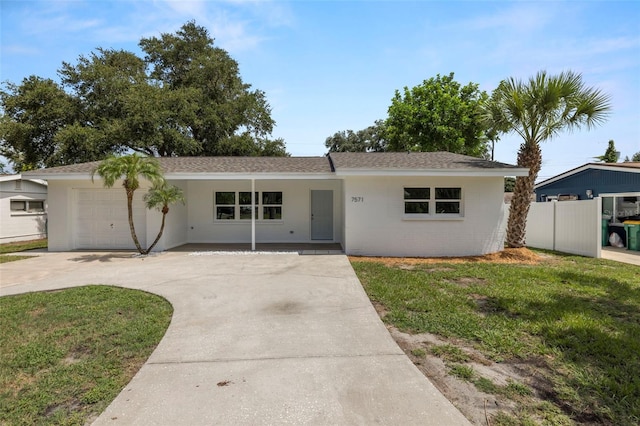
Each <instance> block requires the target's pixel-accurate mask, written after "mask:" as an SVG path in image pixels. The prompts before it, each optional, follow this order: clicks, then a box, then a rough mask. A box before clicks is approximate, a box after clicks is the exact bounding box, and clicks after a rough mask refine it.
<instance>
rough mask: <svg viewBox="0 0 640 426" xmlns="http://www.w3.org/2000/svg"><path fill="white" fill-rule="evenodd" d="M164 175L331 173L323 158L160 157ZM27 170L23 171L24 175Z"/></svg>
mask: <svg viewBox="0 0 640 426" xmlns="http://www.w3.org/2000/svg"><path fill="white" fill-rule="evenodd" d="M157 160H158V162H159V163H160V166H161V167H162V171H163V172H164V173H165V174H172V173H180V174H187V173H331V166H330V164H329V161H327V159H326V157H162V158H157ZM98 164H99V162H98V161H93V162H90V163H81V164H72V165H68V166H60V167H52V168H48V169H43V170H35V171H33V172H32V173H34V174H37V175H58V174H69V173H72V174H75V173H79V174H90V173H91V172H92V171H93V170H94V169H95V168H96V166H97V165H98ZM28 173H29V172H26V173H25V174H26V175H28Z"/></svg>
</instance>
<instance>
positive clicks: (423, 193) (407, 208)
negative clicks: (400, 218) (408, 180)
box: [404, 188, 431, 214]
mask: <svg viewBox="0 0 640 426" xmlns="http://www.w3.org/2000/svg"><path fill="white" fill-rule="evenodd" d="M430 198H431V188H405V189H404V212H405V214H429V199H430Z"/></svg>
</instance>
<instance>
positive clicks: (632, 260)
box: [601, 247, 640, 266]
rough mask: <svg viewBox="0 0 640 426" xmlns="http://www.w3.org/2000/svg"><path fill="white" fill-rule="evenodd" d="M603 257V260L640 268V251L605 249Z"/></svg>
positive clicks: (602, 253) (603, 249)
mask: <svg viewBox="0 0 640 426" xmlns="http://www.w3.org/2000/svg"><path fill="white" fill-rule="evenodd" d="M601 256H602V258H603V259H608V260H615V261H616V262H620V263H628V264H630V265H638V266H640V251H634V250H627V249H624V248H614V247H603V248H602V252H601Z"/></svg>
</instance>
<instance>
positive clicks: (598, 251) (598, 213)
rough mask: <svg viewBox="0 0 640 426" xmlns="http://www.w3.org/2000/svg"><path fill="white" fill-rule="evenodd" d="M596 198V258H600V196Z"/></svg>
mask: <svg viewBox="0 0 640 426" xmlns="http://www.w3.org/2000/svg"><path fill="white" fill-rule="evenodd" d="M594 200H596V202H595V205H596V209H597V211H596V220H597V221H598V222H597V225H598V226H597V227H596V229H597V232H596V237H597V238H596V259H600V258H601V257H602V198H601V197H595V198H594Z"/></svg>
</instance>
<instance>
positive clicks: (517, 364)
mask: <svg viewBox="0 0 640 426" xmlns="http://www.w3.org/2000/svg"><path fill="white" fill-rule="evenodd" d="M375 307H376V310H378V314H379V315H380V316H381V317H382V316H384V315H385V313H386V312H385V311H384V308H383V307H382V306H380V305H377V306H375ZM387 329H388V330H389V333H390V334H391V336H392V337H393V339H394V340H395V341H396V343H398V346H400V348H402V350H403V351H404V352H405V353H406V355H407V356H408V357H409V359H411V361H412V362H413V363H414V364H415V365H416V367H418V369H419V370H420V371H421V372H422V374H424V375H425V376H426V377H427V378H428V379H429V380H430V381H431V383H433V384H434V385H435V387H436V388H438V390H439V391H440V392H442V394H443V395H444V396H445V397H446V398H447V399H448V400H449V401H451V402H452V403H453V404H454V405H455V406H456V407H457V408H458V409H459V410H460V411H461V412H462V414H464V416H465V417H466V418H467V419H469V421H470V422H471V423H472V424H474V425H494V424H495V418H496V416H499V415H500V414H501V413H508V414H511V415H516V414H517V411H518V400H519V399H520V398H527V399H530V400H531V399H538V400H539V401H540V402H542V401H543V400H544V399H545V398H548V397H549V395H550V394H552V393H553V390H552V385H551V383H550V382H549V380H548V379H547V378H546V377H547V371H548V368H547V363H546V362H545V360H543V359H537V360H527V361H525V360H518V361H505V362H501V363H496V362H493V361H491V360H489V359H487V358H486V357H485V356H484V355H482V354H481V353H480V352H478V351H477V350H475V349H473V348H471V347H468V346H465V345H464V344H462V342H460V341H458V340H456V339H444V338H442V337H440V336H436V335H434V334H430V333H421V334H408V333H403V332H401V331H399V330H398V329H396V328H395V327H393V326H391V325H387ZM449 345H450V346H453V347H455V348H456V349H457V350H458V351H459V353H460V352H461V353H462V356H464V357H466V358H467V360H466V361H465V362H464V366H466V367H470V368H472V369H473V371H474V374H475V376H474V377H475V379H474V380H477V379H478V378H482V379H483V380H488V381H490V382H491V383H493V384H494V385H495V386H496V387H498V388H500V389H505V388H508V386H509V385H510V384H513V383H519V384H523V385H525V386H527V387H528V388H529V389H530V390H531V391H532V394H531V395H521V396H520V395H505V394H503V392H504V391H496V392H495V393H487V392H483V391H482V390H480V389H478V387H477V386H476V385H475V384H474V383H473V381H468V380H462V379H460V378H458V377H455V375H453V374H451V367H452V366H454V365H460V364H458V363H456V362H452V361H451V360H449V359H447V356H446V355H445V356H442V355H440V356H436V355H434V353H435V352H436V351H437V349H438V348H440V347H446V346H449ZM538 420H542V419H538Z"/></svg>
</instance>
